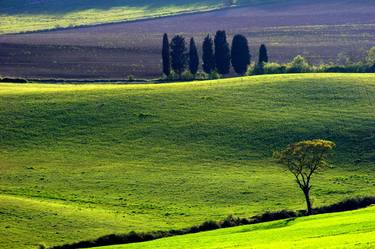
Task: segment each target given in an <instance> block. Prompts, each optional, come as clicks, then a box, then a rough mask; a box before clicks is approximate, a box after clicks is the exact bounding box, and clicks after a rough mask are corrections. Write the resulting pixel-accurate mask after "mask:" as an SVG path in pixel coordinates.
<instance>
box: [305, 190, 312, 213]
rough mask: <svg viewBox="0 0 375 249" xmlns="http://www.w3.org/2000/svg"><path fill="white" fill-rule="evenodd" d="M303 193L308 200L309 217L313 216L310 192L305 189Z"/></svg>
mask: <svg viewBox="0 0 375 249" xmlns="http://www.w3.org/2000/svg"><path fill="white" fill-rule="evenodd" d="M303 193H304V194H305V198H306V206H307V215H310V214H312V207H311V200H310V190H309V189H304V190H303Z"/></svg>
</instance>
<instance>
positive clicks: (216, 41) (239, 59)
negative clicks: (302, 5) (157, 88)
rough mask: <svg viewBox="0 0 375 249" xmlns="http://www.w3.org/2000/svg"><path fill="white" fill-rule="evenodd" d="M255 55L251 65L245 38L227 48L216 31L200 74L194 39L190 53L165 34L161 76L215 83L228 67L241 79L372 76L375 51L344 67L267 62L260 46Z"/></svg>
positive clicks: (207, 44) (299, 58)
mask: <svg viewBox="0 0 375 249" xmlns="http://www.w3.org/2000/svg"><path fill="white" fill-rule="evenodd" d="M258 54H259V57H258V60H256V61H255V62H254V63H253V64H252V63H251V58H252V56H251V52H250V49H249V44H248V40H247V38H246V37H245V36H243V35H240V34H237V35H234V37H233V39H232V43H231V46H230V45H229V43H228V41H227V35H226V32H225V31H224V30H219V31H217V32H216V34H215V36H214V37H213V38H212V37H211V36H210V35H207V36H206V37H205V38H204V41H203V45H202V56H201V58H202V60H201V61H202V64H201V67H202V69H203V72H200V71H199V66H200V57H199V54H198V50H197V47H196V43H195V40H194V38H191V39H190V45H189V49H187V45H186V42H185V39H184V37H183V36H181V35H176V36H174V37H173V39H172V41H171V42H170V43H169V42H168V35H167V34H164V37H163V50H162V59H163V74H164V75H165V76H166V77H167V79H169V80H176V79H179V80H193V79H217V78H220V77H221V76H223V75H228V74H229V73H230V68H231V67H232V68H233V70H234V72H235V73H237V74H238V75H240V76H244V75H260V74H284V73H311V72H316V73H322V72H328V73H330V72H332V73H333V72H342V73H372V72H375V47H374V48H372V49H370V50H369V52H368V55H367V57H366V58H365V59H364V60H363V61H361V62H358V63H350V64H349V63H347V64H345V65H342V64H334V63H329V64H321V65H311V64H309V63H308V61H307V60H306V59H305V58H304V57H303V56H301V55H298V56H296V57H294V58H293V59H292V60H291V61H290V62H289V63H285V64H278V63H276V62H270V60H269V53H268V50H267V47H266V45H265V44H261V46H260V47H259V53H258ZM171 68H172V70H171Z"/></svg>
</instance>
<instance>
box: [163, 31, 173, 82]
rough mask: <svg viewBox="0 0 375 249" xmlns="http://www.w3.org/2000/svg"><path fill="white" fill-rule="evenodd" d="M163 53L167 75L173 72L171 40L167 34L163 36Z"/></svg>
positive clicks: (164, 69)
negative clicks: (170, 49) (170, 51)
mask: <svg viewBox="0 0 375 249" xmlns="http://www.w3.org/2000/svg"><path fill="white" fill-rule="evenodd" d="M161 53H162V59H163V73H164V74H165V75H166V76H169V75H170V74H171V62H170V53H169V40H168V35H167V34H164V36H163V49H162V52H161Z"/></svg>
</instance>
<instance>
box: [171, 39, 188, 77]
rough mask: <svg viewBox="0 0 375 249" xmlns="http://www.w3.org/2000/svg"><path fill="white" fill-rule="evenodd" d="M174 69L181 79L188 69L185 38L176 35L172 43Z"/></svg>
mask: <svg viewBox="0 0 375 249" xmlns="http://www.w3.org/2000/svg"><path fill="white" fill-rule="evenodd" d="M171 59H172V69H173V71H174V72H175V73H176V74H178V75H179V77H180V79H181V75H182V73H183V72H184V71H185V69H186V62H187V61H186V43H185V38H184V37H182V36H180V35H176V36H175V37H173V39H172V41H171Z"/></svg>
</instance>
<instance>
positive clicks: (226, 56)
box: [214, 30, 230, 74]
mask: <svg viewBox="0 0 375 249" xmlns="http://www.w3.org/2000/svg"><path fill="white" fill-rule="evenodd" d="M214 42H215V66H216V69H217V71H218V73H219V74H228V73H229V70H230V50H229V44H228V42H227V35H226V33H225V31H220V30H219V31H217V32H216V35H215V41H214Z"/></svg>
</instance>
